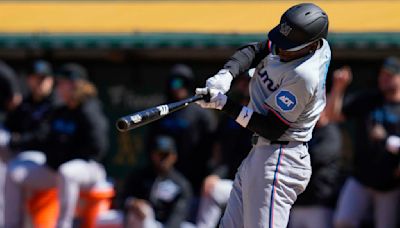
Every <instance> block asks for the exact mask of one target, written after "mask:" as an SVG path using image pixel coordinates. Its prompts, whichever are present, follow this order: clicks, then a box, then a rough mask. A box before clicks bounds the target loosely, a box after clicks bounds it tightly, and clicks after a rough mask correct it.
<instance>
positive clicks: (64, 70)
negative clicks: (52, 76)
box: [56, 63, 88, 81]
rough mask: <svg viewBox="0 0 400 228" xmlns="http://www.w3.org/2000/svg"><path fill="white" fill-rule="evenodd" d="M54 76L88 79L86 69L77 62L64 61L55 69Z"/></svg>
mask: <svg viewBox="0 0 400 228" xmlns="http://www.w3.org/2000/svg"><path fill="white" fill-rule="evenodd" d="M56 76H57V77H58V78H65V79H69V80H72V81H74V80H78V79H83V80H87V79H88V76H87V71H86V69H85V68H84V67H83V66H81V65H79V64H77V63H66V64H64V65H62V66H61V67H60V69H59V70H58V71H57V73H56Z"/></svg>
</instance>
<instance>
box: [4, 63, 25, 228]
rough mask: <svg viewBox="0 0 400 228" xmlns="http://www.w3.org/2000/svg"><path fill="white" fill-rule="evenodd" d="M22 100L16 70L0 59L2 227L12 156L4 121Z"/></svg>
mask: <svg viewBox="0 0 400 228" xmlns="http://www.w3.org/2000/svg"><path fill="white" fill-rule="evenodd" d="M21 100H22V96H21V93H20V91H19V85H18V80H17V76H16V74H15V72H14V70H13V69H11V68H10V67H9V66H8V65H6V64H5V63H4V62H2V61H0V227H4V187H5V186H4V184H5V175H6V161H7V160H8V159H9V156H10V153H9V152H10V151H9V142H10V133H9V131H8V130H7V129H6V128H5V126H4V121H5V119H6V118H7V116H8V115H9V112H10V111H12V110H13V109H15V107H17V106H18V105H19V104H20V102H21Z"/></svg>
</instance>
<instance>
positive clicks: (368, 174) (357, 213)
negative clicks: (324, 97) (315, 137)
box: [327, 57, 400, 228]
mask: <svg viewBox="0 0 400 228" xmlns="http://www.w3.org/2000/svg"><path fill="white" fill-rule="evenodd" d="M351 78H352V73H351V69H350V68H349V67H342V68H340V69H338V70H336V71H335V72H334V80H333V84H332V90H331V91H332V92H331V94H330V96H329V99H328V103H327V109H328V110H329V111H328V113H329V118H330V119H331V121H344V120H354V122H353V124H355V129H356V131H355V143H354V149H353V151H354V155H353V161H352V167H351V169H352V170H351V171H352V172H351V175H350V177H349V178H348V179H347V180H346V183H345V185H344V187H343V189H342V191H341V195H340V198H339V202H338V206H337V209H336V215H335V227H338V228H340V227H359V225H360V222H361V221H362V220H363V218H364V216H365V214H366V211H367V210H368V208H370V205H371V204H372V206H373V208H374V214H373V215H374V216H373V220H374V223H375V227H377V228H383V227H385V228H391V227H397V226H396V224H397V216H398V213H399V211H398V202H399V198H400V186H399V184H400V168H399V167H400V166H399V162H400V156H399V148H400V59H399V58H396V57H388V58H387V59H386V60H385V61H384V62H383V65H382V67H381V69H380V72H379V75H378V79H377V82H378V83H377V85H378V88H377V90H368V91H363V92H359V93H355V94H350V95H347V96H346V99H344V93H345V90H346V88H347V86H348V85H349V84H350V82H351Z"/></svg>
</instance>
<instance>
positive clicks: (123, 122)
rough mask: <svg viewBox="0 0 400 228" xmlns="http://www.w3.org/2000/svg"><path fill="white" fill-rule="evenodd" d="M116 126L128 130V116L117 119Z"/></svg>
mask: <svg viewBox="0 0 400 228" xmlns="http://www.w3.org/2000/svg"><path fill="white" fill-rule="evenodd" d="M116 127H117V129H118V131H127V130H128V128H129V121H128V120H127V119H126V118H121V119H119V120H117V123H116Z"/></svg>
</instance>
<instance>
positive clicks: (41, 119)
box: [0, 57, 400, 228]
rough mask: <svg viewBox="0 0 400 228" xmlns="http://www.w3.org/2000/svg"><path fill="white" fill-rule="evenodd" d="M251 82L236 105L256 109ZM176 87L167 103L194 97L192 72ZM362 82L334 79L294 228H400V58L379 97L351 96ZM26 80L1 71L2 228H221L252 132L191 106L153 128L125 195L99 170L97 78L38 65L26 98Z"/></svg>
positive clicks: (174, 79) (240, 88) (102, 126)
mask: <svg viewBox="0 0 400 228" xmlns="http://www.w3.org/2000/svg"><path fill="white" fill-rule="evenodd" d="M251 76H252V74H251V72H249V73H247V74H245V75H241V76H240V77H238V78H236V79H235V81H234V84H233V85H232V88H231V90H230V92H229V94H228V96H229V97H231V98H232V99H234V100H236V101H239V102H241V103H242V104H243V105H245V104H247V102H248V100H249V94H248V85H249V81H250V78H251ZM167 77H168V78H167V83H166V89H165V93H166V96H167V99H168V100H167V102H174V101H178V100H182V99H184V98H187V97H190V96H192V95H193V93H194V90H195V87H196V85H195V75H194V73H193V71H192V69H191V68H190V67H189V66H187V65H183V64H177V65H175V66H173V67H172V68H171V70H170V72H169V73H168V75H167ZM352 77H353V75H352V71H351V68H350V67H348V66H344V67H341V68H339V69H336V70H334V71H333V74H332V83H331V84H332V86H331V89H330V91H327V105H326V108H325V110H324V112H323V113H322V114H321V117H320V119H319V121H318V123H317V125H316V127H315V129H314V132H313V138H312V140H311V141H310V142H309V143H308V146H309V152H310V156H311V163H312V169H313V174H312V177H311V180H310V182H309V184H308V187H307V189H306V190H305V192H304V193H302V194H301V195H300V196H299V197H298V199H297V201H296V203H295V205H294V207H293V209H292V211H291V215H290V222H289V227H290V228H325V227H326V228H330V227H335V228H347V227H354V228H356V227H377V228H391V227H398V225H397V224H399V221H398V218H397V217H398V216H397V215H399V210H398V206H399V198H400V188H399V184H400V166H399V165H400V163H399V162H400V159H399V148H400V59H398V58H396V57H388V58H387V59H385V60H384V61H383V63H382V66H381V69H380V71H379V74H378V75H377V86H376V88H374V89H373V90H372V89H366V90H365V91H355V92H354V93H353V92H352V93H350V94H348V93H346V89H347V87H348V86H349V85H350V84H351V80H352ZM355 77H362V75H355ZM18 78H19V77H17V75H16V73H15V72H14V70H13V69H11V68H10V67H9V66H8V65H7V64H6V63H4V62H0V157H1V159H0V227H6V228H9V227H10V228H13V227H16V228H17V227H24V226H26V224H31V227H32V226H33V227H62V228H64V227H65V228H69V227H146V228H153V227H166V228H167V227H171V228H174V227H199V228H213V227H217V226H218V222H219V219H220V218H221V215H222V213H223V210H224V207H225V205H226V202H227V200H228V198H229V194H230V190H231V188H232V184H233V181H232V180H233V179H234V176H235V173H236V170H237V168H238V167H239V166H240V164H241V161H242V160H243V159H244V158H245V157H246V155H247V154H246V153H247V152H248V151H249V150H250V148H251V146H252V142H251V138H252V133H251V132H250V131H248V130H246V129H244V128H242V127H240V125H238V124H237V123H236V122H235V120H233V119H230V118H228V117H226V116H223V115H217V114H216V113H215V112H213V111H210V110H205V109H202V108H200V107H199V106H198V105H190V106H188V107H187V108H185V109H182V110H180V111H179V112H175V113H173V114H171V115H168V116H166V117H165V118H162V119H160V120H158V121H156V122H154V123H152V124H150V125H149V126H148V127H149V131H148V133H147V136H146V137H145V138H146V143H145V145H146V148H145V151H146V156H147V158H146V159H147V160H148V161H149V163H148V166H146V167H143V168H142V169H141V170H136V169H135V171H133V172H132V173H131V174H130V175H129V176H128V177H127V178H126V180H124V183H125V184H124V185H123V188H122V189H116V190H115V189H113V187H112V185H110V183H109V182H107V174H106V171H105V169H104V167H103V165H102V163H101V161H102V158H103V157H104V154H105V152H107V151H108V150H109V145H108V132H109V130H110V129H109V120H107V118H106V117H105V114H104V110H103V108H102V104H101V101H100V100H99V99H98V97H97V89H96V86H95V85H94V84H93V83H92V82H91V81H90V80H89V78H90V77H89V75H88V72H87V70H86V69H85V68H84V67H83V66H81V65H79V64H77V63H65V64H62V65H61V66H60V67H58V68H54V67H53V66H52V65H51V63H49V62H47V61H45V60H36V61H34V62H33V63H32V64H31V69H30V70H29V74H27V75H26V76H25V77H24V78H23V79H24V82H23V83H24V84H25V85H26V86H27V88H28V92H27V93H26V94H24V95H23V94H22V93H21V90H20V87H21V85H20V83H21V82H20V81H19V80H18ZM347 131H349V132H351V134H350V135H351V136H352V137H351V138H345V137H344V134H343V132H347ZM345 141H346V142H351V143H350V145H351V146H350V150H349V151H351V156H349V155H348V154H344V151H346V150H344V147H345V143H344V142H345ZM347 146H349V145H347ZM345 157H346V158H348V157H351V159H350V160H351V162H347V160H345V159H344V158H345ZM114 192H118V193H120V195H119V196H115V195H114ZM113 197H115V198H118V199H119V200H117V203H114V204H113V210H111V209H108V207H109V205H110V200H112V198H113ZM84 202H86V207H83V206H82V204H83V203H84ZM82 208H83V209H82ZM111 212H112V213H111ZM107 213H108V215H107ZM32 224H33V225H32Z"/></svg>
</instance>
